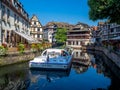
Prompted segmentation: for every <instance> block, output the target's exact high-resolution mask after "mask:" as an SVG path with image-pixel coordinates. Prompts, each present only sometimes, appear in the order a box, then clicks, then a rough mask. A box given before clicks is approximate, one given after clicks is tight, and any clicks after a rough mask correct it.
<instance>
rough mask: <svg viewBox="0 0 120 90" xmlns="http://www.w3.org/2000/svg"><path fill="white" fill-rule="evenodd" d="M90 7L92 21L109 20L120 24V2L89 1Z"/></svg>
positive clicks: (108, 0)
mask: <svg viewBox="0 0 120 90" xmlns="http://www.w3.org/2000/svg"><path fill="white" fill-rule="evenodd" d="M88 5H89V7H90V11H89V18H90V19H91V20H93V21H96V20H99V19H108V20H109V21H110V22H116V23H119V24H120V16H119V15H120V0H88Z"/></svg>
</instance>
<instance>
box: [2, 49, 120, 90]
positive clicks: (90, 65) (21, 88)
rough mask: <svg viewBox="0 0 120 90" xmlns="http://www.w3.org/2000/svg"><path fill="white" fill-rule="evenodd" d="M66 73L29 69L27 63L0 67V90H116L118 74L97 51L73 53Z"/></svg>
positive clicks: (119, 84)
mask: <svg viewBox="0 0 120 90" xmlns="http://www.w3.org/2000/svg"><path fill="white" fill-rule="evenodd" d="M73 57H74V59H73V63H72V67H71V69H70V70H69V71H39V70H37V71H35V70H29V67H28V62H26V63H22V64H16V65H11V66H7V67H1V68H0V90H120V74H119V71H120V70H119V68H117V67H116V66H115V65H114V64H113V63H112V62H111V61H110V60H109V59H108V58H106V56H104V55H103V54H102V53H99V52H91V51H90V52H82V51H80V50H78V51H75V53H74V56H73Z"/></svg>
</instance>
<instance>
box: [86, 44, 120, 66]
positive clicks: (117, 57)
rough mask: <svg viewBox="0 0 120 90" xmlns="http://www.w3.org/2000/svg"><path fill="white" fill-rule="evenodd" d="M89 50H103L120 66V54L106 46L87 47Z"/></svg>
mask: <svg viewBox="0 0 120 90" xmlns="http://www.w3.org/2000/svg"><path fill="white" fill-rule="evenodd" d="M87 49H88V50H96V51H101V52H103V53H104V54H105V55H106V56H107V57H108V58H109V59H111V60H112V61H113V62H114V63H115V64H116V65H117V66H118V67H119V68H120V55H117V54H115V53H113V52H111V51H110V50H108V49H106V48H104V47H96V46H95V47H87Z"/></svg>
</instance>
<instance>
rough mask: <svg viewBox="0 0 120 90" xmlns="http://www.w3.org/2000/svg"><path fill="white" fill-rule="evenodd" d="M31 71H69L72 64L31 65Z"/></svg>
mask: <svg viewBox="0 0 120 90" xmlns="http://www.w3.org/2000/svg"><path fill="white" fill-rule="evenodd" d="M29 67H30V69H46V70H50V69H51V70H58V69H59V70H67V69H70V67H71V62H70V63H68V64H57V63H56V64H54V63H53V64H52V63H30V64H29Z"/></svg>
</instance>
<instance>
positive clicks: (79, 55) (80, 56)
mask: <svg viewBox="0 0 120 90" xmlns="http://www.w3.org/2000/svg"><path fill="white" fill-rule="evenodd" d="M90 59H91V58H90V57H89V55H88V54H87V53H86V52H82V51H81V50H75V51H74V54H73V63H77V64H78V63H79V64H82V65H87V66H89V65H90V63H91V62H90Z"/></svg>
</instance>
